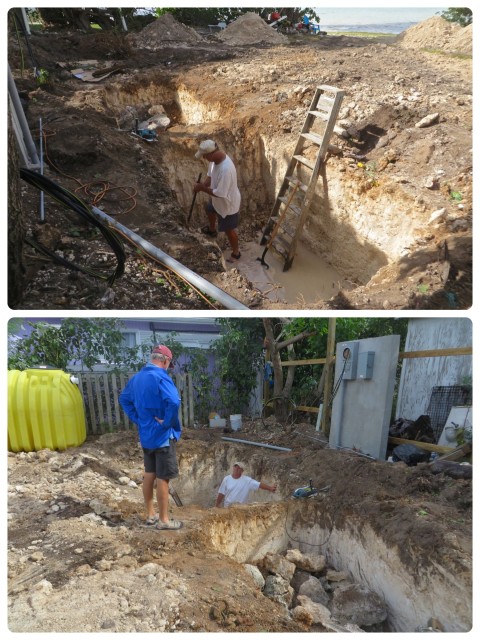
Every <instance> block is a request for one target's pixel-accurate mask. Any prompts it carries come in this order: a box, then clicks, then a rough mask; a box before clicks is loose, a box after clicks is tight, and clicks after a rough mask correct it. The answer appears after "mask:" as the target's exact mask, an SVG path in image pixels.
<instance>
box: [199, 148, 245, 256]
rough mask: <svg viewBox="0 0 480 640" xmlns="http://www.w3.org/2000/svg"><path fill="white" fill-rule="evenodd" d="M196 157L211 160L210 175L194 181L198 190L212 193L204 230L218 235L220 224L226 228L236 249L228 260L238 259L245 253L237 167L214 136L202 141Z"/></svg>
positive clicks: (206, 206) (223, 229)
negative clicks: (241, 243)
mask: <svg viewBox="0 0 480 640" xmlns="http://www.w3.org/2000/svg"><path fill="white" fill-rule="evenodd" d="M195 157H196V158H197V159H199V158H204V159H205V160H207V162H208V163H209V165H208V172H207V178H206V179H205V180H204V181H203V182H195V184H194V185H193V190H194V192H195V193H198V192H199V191H203V192H204V193H206V194H208V195H209V196H210V200H209V202H208V203H207V204H206V205H205V212H206V214H207V217H208V225H206V226H204V227H202V233H205V234H206V235H207V236H211V237H212V238H215V237H216V235H217V227H218V231H223V232H224V233H225V235H226V236H227V238H228V241H229V243H230V247H231V249H232V254H231V256H230V258H227V262H237V260H240V257H241V253H240V249H239V246H238V233H237V227H238V215H239V214H238V212H239V209H240V202H241V196H240V191H239V189H238V185H237V170H236V169H235V165H234V164H233V161H232V159H231V158H230V157H229V156H228V155H227V154H226V153H225V152H224V151H221V150H220V149H219V147H218V145H217V143H216V142H214V141H213V140H204V141H203V142H201V143H200V147H199V149H198V151H197V153H196V154H195Z"/></svg>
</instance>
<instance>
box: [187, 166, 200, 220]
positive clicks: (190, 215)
mask: <svg viewBox="0 0 480 640" xmlns="http://www.w3.org/2000/svg"><path fill="white" fill-rule="evenodd" d="M201 178H202V174H201V173H199V174H198V180H197V182H200V180H201ZM196 197H197V192H196V191H195V193H194V194H193V200H192V204H191V206H190V211H189V213H188V218H187V227H188V226H189V225H190V220H191V219H192V213H193V205H194V204H195V198H196Z"/></svg>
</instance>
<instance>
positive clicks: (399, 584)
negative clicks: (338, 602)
mask: <svg viewBox="0 0 480 640" xmlns="http://www.w3.org/2000/svg"><path fill="white" fill-rule="evenodd" d="M260 446H261V445H260ZM232 447H233V449H234V450H233V451H232ZM252 449H253V452H252ZM325 453H326V452H323V454H319V455H320V457H321V458H322V460H320V459H319V460H318V462H313V463H312V461H311V460H310V461H309V463H308V465H307V467H306V469H305V471H306V472H307V471H308V472H309V473H314V470H315V471H319V470H320V468H321V467H322V466H323V474H322V475H323V476H324V477H323V479H319V483H318V484H316V486H318V488H320V492H319V494H318V495H317V496H314V497H311V498H308V499H306V498H305V499H301V498H295V497H293V496H292V493H293V492H292V491H291V490H289V489H291V488H292V487H293V486H295V485H294V484H292V483H293V482H295V478H296V477H298V467H297V465H296V464H295V463H294V462H293V461H292V459H291V454H288V453H283V452H281V453H280V452H275V451H268V452H266V453H264V452H262V451H261V450H260V448H257V449H255V448H251V447H250V448H248V447H247V448H245V446H243V447H242V445H239V446H236V445H227V446H225V445H216V446H214V447H211V448H210V449H209V451H208V452H207V451H204V452H203V453H202V455H200V456H197V455H183V456H182V458H181V461H180V462H181V470H180V477H179V479H178V480H176V481H175V488H176V490H177V491H178V493H179V494H180V495H181V498H182V501H183V502H184V504H185V505H186V508H187V509H188V505H193V504H195V505H199V506H201V507H202V508H204V509H206V510H207V511H206V512H205V519H204V520H203V522H202V530H203V532H204V533H205V534H206V535H207V537H208V539H209V540H210V542H211V544H212V546H213V547H214V548H215V549H216V550H217V551H218V552H220V553H223V554H225V555H226V556H228V557H229V558H231V559H233V560H234V561H236V562H238V563H240V564H249V565H252V564H253V565H258V566H259V567H260V568H262V567H264V566H265V562H266V560H265V557H266V556H267V554H274V555H275V556H276V557H277V556H282V557H284V556H285V555H286V554H288V550H292V549H297V550H299V551H300V552H302V553H303V554H307V555H308V554H313V556H317V557H318V556H319V555H321V556H323V557H324V558H325V569H324V570H321V571H318V570H317V571H312V575H313V574H314V577H315V578H316V579H320V580H321V582H322V584H323V586H326V589H327V590H328V593H329V598H328V599H326V600H325V602H327V600H328V604H327V606H333V607H334V608H335V605H334V604H333V603H334V600H335V597H334V592H335V589H336V588H338V587H339V586H342V585H343V586H345V585H347V582H348V583H352V584H355V585H357V586H358V585H360V591H362V592H363V591H367V592H372V593H373V594H376V595H375V596H373V598H374V599H376V596H379V598H380V600H381V601H382V602H383V603H384V606H385V610H386V612H387V613H386V617H385V620H383V621H382V622H381V624H380V622H379V623H378V624H377V626H376V627H375V628H373V627H372V628H371V629H368V625H365V629H364V630H376V631H390V632H413V631H419V630H427V627H428V626H429V621H431V620H432V619H433V620H437V621H439V622H440V624H441V625H442V628H443V629H444V630H445V631H468V630H469V629H470V616H471V611H470V593H469V588H470V587H469V585H468V583H462V580H459V574H458V572H456V571H455V570H454V571H452V568H451V567H450V568H449V567H448V562H447V564H446V565H443V566H442V567H440V566H438V565H437V563H436V561H433V560H432V559H429V560H427V559H426V558H425V557H423V551H421V548H420V547H421V544H422V542H421V540H420V539H418V540H417V539H416V537H415V536H416V535H417V534H416V533H415V532H412V531H410V536H411V538H410V541H409V544H408V545H407V544H405V541H400V539H399V538H397V539H395V534H394V533H393V530H392V527H394V526H395V525H393V523H392V522H391V518H392V517H393V516H394V514H395V506H394V505H392V504H390V505H389V506H388V507H387V506H386V505H384V504H382V503H381V499H380V502H379V503H378V504H377V505H376V506H375V498H373V497H372V499H371V500H370V499H369V498H367V503H366V504H364V505H363V506H361V507H360V508H359V509H355V508H354V507H353V503H352V499H351V498H349V497H348V491H345V486H346V485H345V484H343V485H342V486H343V490H342V494H338V493H336V489H335V487H339V485H338V482H337V480H338V479H337V480H335V481H334V484H325V486H323V483H327V479H326V477H328V476H329V473H330V471H331V470H332V467H330V465H327V466H328V467H329V470H326V468H325V465H324V464H323V465H322V462H324V460H323V455H324V454H325ZM334 455H335V454H334ZM238 457H243V458H244V459H247V460H248V465H247V466H248V469H247V471H246V472H245V474H246V475H250V476H251V477H254V478H260V479H263V480H264V481H265V482H267V483H273V482H275V483H278V487H279V489H278V491H277V493H275V494H271V493H269V492H267V491H260V490H259V491H257V492H255V493H251V494H250V504H242V505H232V506H230V507H229V508H227V509H214V511H213V512H212V511H210V509H211V508H212V507H214V502H215V496H216V493H217V491H218V487H219V485H220V482H221V480H222V478H223V477H224V476H225V475H227V474H228V473H230V472H231V469H232V465H233V462H234V460H235V459H236V458H238ZM350 463H353V465H354V466H355V468H356V471H355V472H354V475H357V474H358V475H359V476H360V475H363V474H362V472H361V471H360V469H362V468H363V469H364V471H365V472H366V473H367V474H368V468H370V469H373V468H374V466H375V464H376V463H372V462H371V461H365V460H364V459H363V460H361V459H359V458H357V460H350V461H349V462H348V464H350ZM385 465H386V469H385V471H386V473H387V475H388V471H389V470H390V465H389V464H388V463H384V466H385ZM325 471H326V474H325ZM394 471H395V472H396V471H399V472H400V471H401V470H400V468H398V467H396V468H395V470H394ZM348 475H350V473H348ZM325 476H326V477H325ZM330 477H331V476H330ZM346 482H347V484H348V481H347V480H346ZM319 485H322V486H319ZM362 485H363V483H362ZM367 486H368V485H367ZM363 490H365V487H364V488H363ZM364 500H365V497H363V498H362V499H361V501H364ZM353 501H355V498H353ZM345 503H347V504H345ZM377 510H378V511H377ZM416 517H417V518H418V517H419V516H418V513H417V515H416ZM404 524H405V523H403V524H402V525H401V528H403V526H404ZM398 533H399V532H397V534H398ZM391 534H393V535H394V537H393V540H392V539H390V540H389V537H390V536H391ZM407 535H408V534H407ZM418 543H420V545H419V544H418ZM427 555H428V554H427ZM298 570H299V568H298V566H297V573H298ZM327 571H332V572H344V573H345V574H346V575H348V579H347V582H345V583H342V585H338V584H334V583H329V582H328V580H327V578H326V575H327ZM266 573H268V572H265V571H264V575H266ZM335 575H336V574H335ZM342 589H343V587H342ZM345 591H348V589H345ZM297 595H298V594H297ZM337 596H338V594H337ZM289 602H290V604H289V606H292V601H291V600H290V601H289ZM295 602H296V601H295V599H293V603H295ZM298 603H299V602H298V601H297V605H298ZM293 606H294V605H293ZM362 606H364V607H365V610H367V609H368V606H370V605H367V604H366V602H365V601H364V602H363V605H361V604H359V607H360V608H362ZM337 613H338V612H337ZM365 615H367V614H365ZM358 619H360V620H361V619H362V615H361V614H359V617H358ZM364 619H368V615H367V617H366V618H364ZM332 621H333V620H332ZM354 621H355V620H354V619H353V618H352V619H350V620H347V618H345V619H344V620H343V622H344V623H346V622H354ZM336 630H337V631H338V630H339V629H338V628H337V629H336ZM344 630H345V629H344Z"/></svg>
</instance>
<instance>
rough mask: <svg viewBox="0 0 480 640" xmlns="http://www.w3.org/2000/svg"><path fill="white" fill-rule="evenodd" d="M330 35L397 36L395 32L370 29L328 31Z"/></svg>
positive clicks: (359, 36) (356, 36)
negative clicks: (377, 31)
mask: <svg viewBox="0 0 480 640" xmlns="http://www.w3.org/2000/svg"><path fill="white" fill-rule="evenodd" d="M327 33H328V35H329V36H352V37H354V38H395V37H396V35H397V34H395V33H371V32H370V31H328V32H327Z"/></svg>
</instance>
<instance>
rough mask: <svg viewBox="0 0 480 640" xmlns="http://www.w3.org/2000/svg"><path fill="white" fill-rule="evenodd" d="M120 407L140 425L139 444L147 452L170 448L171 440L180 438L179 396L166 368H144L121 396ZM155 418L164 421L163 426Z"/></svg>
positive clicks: (152, 365) (150, 365)
mask: <svg viewBox="0 0 480 640" xmlns="http://www.w3.org/2000/svg"><path fill="white" fill-rule="evenodd" d="M120 404H121V405H122V408H123V410H124V411H125V413H126V414H127V416H128V417H129V418H130V420H131V421H132V422H134V423H135V424H136V425H137V427H138V435H139V438H140V444H141V445H142V447H144V448H145V449H158V448H160V447H164V446H168V442H169V439H170V438H173V439H175V440H178V439H179V438H180V435H181V432H182V426H181V424H180V420H179V418H178V410H179V407H180V396H179V395H178V391H177V388H176V387H175V385H174V383H173V381H172V379H171V378H170V376H169V375H168V373H167V372H166V371H165V370H164V369H161V368H160V367H157V366H155V365H154V364H147V365H145V366H144V367H143V369H141V370H140V371H139V372H138V373H137V374H135V375H134V376H133V378H131V379H130V380H129V381H128V383H127V385H126V387H125V389H124V390H123V391H122V393H121V394H120ZM155 418H159V419H160V420H163V423H162V424H160V423H159V422H157V421H156V420H155Z"/></svg>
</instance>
